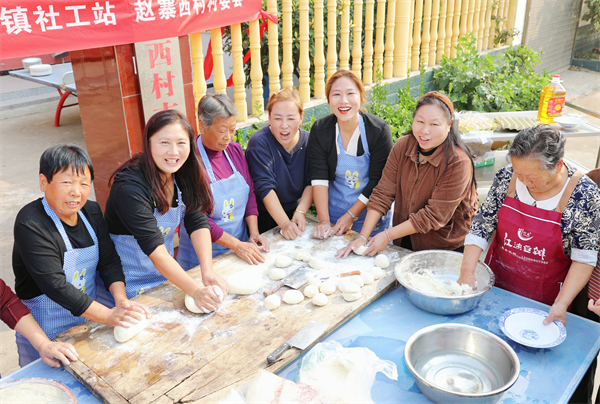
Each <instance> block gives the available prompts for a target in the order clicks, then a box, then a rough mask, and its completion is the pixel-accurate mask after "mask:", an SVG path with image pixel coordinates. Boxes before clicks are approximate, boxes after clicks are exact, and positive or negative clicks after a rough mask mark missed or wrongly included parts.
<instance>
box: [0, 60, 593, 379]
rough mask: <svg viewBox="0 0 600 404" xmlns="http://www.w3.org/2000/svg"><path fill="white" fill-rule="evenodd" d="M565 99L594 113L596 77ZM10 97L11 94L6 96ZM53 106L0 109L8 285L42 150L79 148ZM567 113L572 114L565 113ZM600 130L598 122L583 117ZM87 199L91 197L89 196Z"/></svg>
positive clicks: (10, 81)
mask: <svg viewBox="0 0 600 404" xmlns="http://www.w3.org/2000/svg"><path fill="white" fill-rule="evenodd" d="M561 78H562V80H563V81H564V85H565V87H566V89H567V99H568V100H569V101H571V102H573V103H575V104H577V105H580V106H583V107H585V108H588V109H591V110H593V111H600V73H597V72H590V71H581V70H577V71H575V70H567V71H564V72H561ZM36 89H37V90H39V92H44V91H43V89H41V88H39V86H37V85H36V84H34V83H29V82H26V81H24V80H19V79H15V78H12V77H10V76H0V96H2V97H1V98H0V100H2V102H4V100H6V99H8V98H11V97H12V98H14V97H15V96H14V94H15V93H16V92H18V91H23V90H27V91H35V90H36ZM11 94H12V95H11ZM55 108H56V102H45V103H39V104H34V105H29V106H23V107H21V108H18V109H16V108H15V109H10V110H8V109H1V110H0V166H1V170H0V277H1V278H2V279H4V280H5V281H6V283H7V284H8V285H10V286H11V287H14V275H13V272H12V267H11V253H12V240H13V239H12V226H13V223H14V219H15V216H16V214H17V212H18V211H19V210H20V209H21V207H23V206H24V205H25V204H26V203H28V202H30V201H32V200H33V199H35V198H38V197H40V196H42V194H41V192H40V191H39V186H38V161H39V157H40V155H41V154H42V152H43V151H44V150H46V148H48V147H49V146H51V145H53V144H57V143H73V144H76V145H79V146H81V147H84V148H85V141H84V137H83V128H82V125H81V117H80V115H79V107H71V108H67V109H65V110H63V113H62V118H61V126H60V127H59V128H55V127H54V126H53V125H54V110H55ZM567 112H568V113H578V112H577V111H572V110H569V109H567ZM586 119H588V120H589V121H590V122H591V123H594V124H595V125H599V126H600V120H599V119H592V118H590V117H589V116H586ZM599 147H600V139H599V138H598V137H587V138H577V139H569V140H568V141H567V152H566V153H567V157H569V158H571V159H573V160H575V161H576V162H578V163H579V164H581V165H583V166H585V167H589V168H592V167H593V166H594V164H595V162H596V156H597V153H598V149H599ZM90 198H92V199H93V198H94V197H93V194H92V195H90ZM17 368H18V364H17V354H16V345H15V342H14V332H12V331H11V330H10V329H9V328H8V327H6V326H5V325H4V324H3V323H2V324H0V374H3V375H6V374H9V373H11V372H12V371H14V370H16V369H17Z"/></svg>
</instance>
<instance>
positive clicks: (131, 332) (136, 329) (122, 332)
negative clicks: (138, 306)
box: [114, 315, 148, 342]
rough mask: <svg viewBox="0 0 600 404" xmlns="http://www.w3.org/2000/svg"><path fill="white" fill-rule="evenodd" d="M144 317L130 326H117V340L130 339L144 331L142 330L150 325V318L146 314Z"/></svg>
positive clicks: (124, 340)
mask: <svg viewBox="0 0 600 404" xmlns="http://www.w3.org/2000/svg"><path fill="white" fill-rule="evenodd" d="M143 317H144V318H142V320H141V321H140V322H139V323H137V324H134V325H132V326H131V327H129V328H125V327H121V326H120V325H118V326H116V327H115V331H114V333H115V339H116V340H117V342H126V341H129V340H130V339H131V338H133V337H135V336H136V335H138V334H139V333H140V332H142V330H143V329H144V328H146V326H147V325H148V319H147V318H146V316H145V315H144V316H143Z"/></svg>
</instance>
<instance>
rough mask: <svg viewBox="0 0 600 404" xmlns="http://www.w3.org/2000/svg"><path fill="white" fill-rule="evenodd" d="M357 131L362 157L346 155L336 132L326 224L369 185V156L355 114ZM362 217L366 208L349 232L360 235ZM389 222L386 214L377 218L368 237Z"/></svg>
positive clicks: (335, 219)
mask: <svg viewBox="0 0 600 404" xmlns="http://www.w3.org/2000/svg"><path fill="white" fill-rule="evenodd" d="M358 128H359V130H360V140H361V142H362V145H363V149H364V153H363V155H362V156H351V155H349V154H347V153H346V151H345V150H344V146H343V144H342V137H341V136H338V134H337V133H336V138H337V142H338V146H339V149H340V152H339V154H338V156H337V166H336V168H335V180H334V181H333V183H330V184H329V221H330V222H331V223H333V224H335V223H336V222H337V221H338V219H339V218H340V217H342V216H343V215H344V214H345V213H346V211H347V210H348V209H350V208H351V207H352V205H354V202H356V200H358V197H359V196H360V194H361V193H362V190H363V189H364V188H365V187H366V186H367V183H368V182H369V166H370V163H371V154H370V153H369V143H368V142H367V133H366V130H365V122H364V120H363V117H362V115H360V114H359V115H358ZM366 216H367V209H365V210H364V211H363V212H362V213H361V214H360V215H359V216H358V219H357V220H356V221H355V222H354V224H353V225H352V230H354V231H357V232H360V231H361V229H362V226H363V223H364V221H365V217H366ZM389 220H390V218H389V213H388V214H387V215H385V216H383V217H382V218H381V219H379V222H377V225H376V226H375V228H374V229H373V232H372V233H371V235H372V236H374V235H375V234H377V233H379V232H381V231H383V229H385V228H386V227H388V225H389Z"/></svg>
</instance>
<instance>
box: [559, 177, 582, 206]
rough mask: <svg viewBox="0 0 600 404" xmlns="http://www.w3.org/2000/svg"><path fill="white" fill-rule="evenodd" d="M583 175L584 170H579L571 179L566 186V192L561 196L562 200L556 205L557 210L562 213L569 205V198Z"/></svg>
mask: <svg viewBox="0 0 600 404" xmlns="http://www.w3.org/2000/svg"><path fill="white" fill-rule="evenodd" d="M582 176H583V171H580V170H577V171H576V172H575V174H573V176H572V177H571V179H570V180H569V184H568V185H567V187H566V188H565V192H564V193H563V195H562V197H561V198H560V202H558V206H557V207H556V211H557V212H560V213H562V212H563V210H565V208H566V207H567V203H569V199H571V194H573V190H575V187H576V186H577V183H578V182H579V180H580V179H581V177H582Z"/></svg>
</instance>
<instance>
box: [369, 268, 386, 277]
mask: <svg viewBox="0 0 600 404" xmlns="http://www.w3.org/2000/svg"><path fill="white" fill-rule="evenodd" d="M371 275H373V279H379V278H381V277H382V276H383V275H385V271H384V270H383V269H381V268H379V267H374V268H372V269H371Z"/></svg>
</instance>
